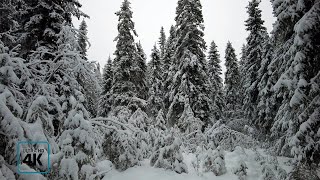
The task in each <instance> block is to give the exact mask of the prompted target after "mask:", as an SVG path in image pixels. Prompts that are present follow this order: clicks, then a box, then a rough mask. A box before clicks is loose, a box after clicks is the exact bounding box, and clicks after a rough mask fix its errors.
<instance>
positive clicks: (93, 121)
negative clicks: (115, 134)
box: [90, 117, 137, 132]
mask: <svg viewBox="0 0 320 180" xmlns="http://www.w3.org/2000/svg"><path fill="white" fill-rule="evenodd" d="M99 121H108V122H111V123H114V124H117V125H119V126H122V127H124V128H125V129H129V130H131V131H132V132H136V131H137V130H135V129H133V128H132V127H129V126H127V125H126V124H123V123H121V122H118V121H115V120H113V119H110V118H103V117H97V118H93V119H90V122H91V123H93V124H96V125H99V126H103V127H105V128H109V129H114V130H116V131H118V130H119V129H117V128H115V127H113V126H108V125H105V124H102V123H100V122H99Z"/></svg>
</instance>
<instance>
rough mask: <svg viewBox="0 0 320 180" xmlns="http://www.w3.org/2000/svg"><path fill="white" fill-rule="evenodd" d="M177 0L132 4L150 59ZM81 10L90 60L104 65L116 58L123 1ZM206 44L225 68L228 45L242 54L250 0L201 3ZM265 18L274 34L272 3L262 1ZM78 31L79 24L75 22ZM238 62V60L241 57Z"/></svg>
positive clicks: (91, 3)
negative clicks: (214, 49)
mask: <svg viewBox="0 0 320 180" xmlns="http://www.w3.org/2000/svg"><path fill="white" fill-rule="evenodd" d="M177 1H178V0H130V2H131V7H132V11H133V21H134V22H135V28H136V31H137V33H138V36H139V37H137V38H136V40H137V41H138V40H140V41H141V43H142V46H143V48H144V51H145V53H146V55H147V57H148V59H150V53H151V49H152V47H153V45H154V43H155V42H156V41H158V38H159V36H160V28H161V26H163V27H164V28H165V30H166V35H167V36H168V34H169V28H170V26H171V25H172V24H174V18H175V9H176V6H177ZM80 2H81V3H82V5H83V6H82V10H83V11H84V12H85V13H87V14H88V15H89V16H90V19H86V22H87V24H88V31H89V32H88V37H89V41H90V43H91V47H90V49H89V50H88V56H89V59H90V60H92V61H97V62H99V63H100V64H101V66H102V67H103V65H104V64H105V63H106V61H107V58H108V56H109V55H111V57H113V53H114V51H115V46H116V43H115V42H114V41H113V40H114V38H115V37H116V36H117V33H118V32H117V24H118V17H117V16H116V15H115V12H116V11H118V10H119V9H120V5H121V3H122V0H80ZM201 3H202V6H203V15H204V25H205V37H204V38H205V40H206V43H207V46H209V45H210V43H211V41H212V40H214V41H215V42H216V44H217V46H218V50H219V53H220V56H221V60H222V61H223V63H222V64H221V65H222V66H223V69H225V68H224V51H225V47H226V44H227V42H228V41H230V42H232V44H233V46H234V48H235V49H236V53H237V54H239V53H240V50H241V46H242V44H243V43H245V39H246V37H247V35H248V33H247V32H246V30H245V26H244V21H245V20H246V19H247V17H248V15H247V12H246V6H247V5H248V0H202V1H201ZM260 9H261V10H262V18H263V20H265V26H266V27H267V29H268V32H270V31H271V30H272V24H273V22H274V20H275V19H274V17H273V15H272V8H271V3H270V0H262V2H261V4H260ZM74 24H75V26H76V27H78V25H79V21H77V20H75V21H74ZM238 58H239V56H238Z"/></svg>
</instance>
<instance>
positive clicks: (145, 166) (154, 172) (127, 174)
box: [103, 148, 292, 180]
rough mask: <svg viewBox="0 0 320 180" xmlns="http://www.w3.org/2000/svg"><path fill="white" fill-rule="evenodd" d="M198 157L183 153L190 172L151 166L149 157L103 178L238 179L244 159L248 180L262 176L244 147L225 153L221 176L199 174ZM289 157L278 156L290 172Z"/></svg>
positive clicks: (125, 179) (256, 163) (162, 179)
mask: <svg viewBox="0 0 320 180" xmlns="http://www.w3.org/2000/svg"><path fill="white" fill-rule="evenodd" d="M258 151H259V153H261V154H262V156H263V157H265V158H267V155H266V153H265V152H264V151H263V150H261V149H260V150H258ZM195 158H196V156H195V154H192V153H189V154H186V153H183V159H184V162H185V163H186V164H187V166H188V174H186V173H182V174H178V173H175V172H174V171H171V170H165V169H162V168H154V167H151V166H150V162H149V160H148V159H145V160H144V161H143V162H142V163H141V166H135V167H132V168H129V169H127V170H126V171H124V172H118V171H116V170H114V169H113V170H111V171H110V173H107V174H106V175H105V176H104V178H103V180H127V179H130V180H209V179H210V180H238V176H237V175H235V174H234V173H233V172H234V169H235V168H236V167H237V166H238V162H240V161H243V162H244V163H245V164H246V165H247V167H248V169H247V180H257V179H259V178H260V177H261V176H262V166H261V164H260V162H258V161H256V160H254V159H255V152H254V151H253V150H247V149H244V151H242V150H240V149H239V148H236V150H235V151H233V152H226V153H225V163H226V168H227V173H226V174H223V175H221V176H215V175H214V174H213V173H212V172H209V173H200V174H199V175H198V174H197V172H196V170H195V169H194V167H193V165H192V161H193V160H194V159H195ZM288 160H289V158H284V157H278V162H279V165H280V166H281V167H282V168H283V169H284V170H286V171H287V173H288V172H290V171H291V170H292V168H291V167H290V166H287V165H285V164H286V162H287V161H288Z"/></svg>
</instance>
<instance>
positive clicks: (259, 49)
mask: <svg viewBox="0 0 320 180" xmlns="http://www.w3.org/2000/svg"><path fill="white" fill-rule="evenodd" d="M259 4H260V0H252V1H250V2H249V5H248V7H247V9H248V11H247V12H248V14H249V18H248V19H247V20H246V27H247V31H249V36H248V37H247V46H246V60H245V63H244V67H243V69H242V71H243V72H245V74H244V79H243V86H244V100H243V110H244V112H245V113H246V117H247V118H248V119H249V120H252V119H254V118H255V117H256V113H257V109H256V107H257V104H258V94H259V91H258V87H257V86H258V83H259V80H258V79H257V77H258V70H259V69H260V66H261V61H262V58H263V44H264V41H265V38H266V35H267V32H266V28H265V27H264V26H263V23H264V21H263V20H262V19H261V10H260V9H259Z"/></svg>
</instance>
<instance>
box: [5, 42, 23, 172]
mask: <svg viewBox="0 0 320 180" xmlns="http://www.w3.org/2000/svg"><path fill="white" fill-rule="evenodd" d="M0 64H1V66H0V77H1V78H0V107H1V108H0V123H1V126H0V137H1V139H0V144H1V146H0V147H1V148H0V156H1V158H2V157H3V158H4V161H6V162H7V163H8V164H14V163H15V154H16V152H15V151H16V148H15V146H16V143H17V142H18V141H21V140H25V136H24V129H23V126H22V123H21V118H22V115H23V109H22V107H21V105H19V103H18V102H19V100H22V99H20V98H24V96H23V94H22V93H21V92H19V90H18V88H17V87H19V85H20V82H21V80H22V79H20V78H19V75H18V74H16V73H19V74H20V73H21V75H23V76H25V75H27V76H29V75H28V72H25V71H24V70H25V69H24V67H23V66H22V67H21V65H23V60H22V59H20V58H16V57H14V56H12V55H11V54H9V48H8V47H5V46H4V44H3V42H2V41H1V40H0ZM20 70H23V71H22V72H21V71H20ZM19 71H20V72H19ZM25 73H27V74H25ZM3 167H4V166H3Z"/></svg>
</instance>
